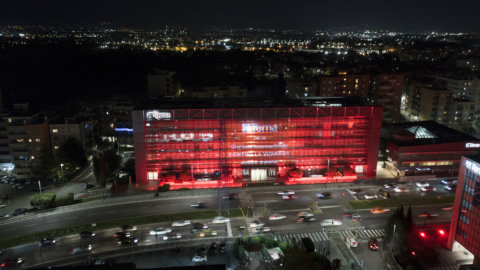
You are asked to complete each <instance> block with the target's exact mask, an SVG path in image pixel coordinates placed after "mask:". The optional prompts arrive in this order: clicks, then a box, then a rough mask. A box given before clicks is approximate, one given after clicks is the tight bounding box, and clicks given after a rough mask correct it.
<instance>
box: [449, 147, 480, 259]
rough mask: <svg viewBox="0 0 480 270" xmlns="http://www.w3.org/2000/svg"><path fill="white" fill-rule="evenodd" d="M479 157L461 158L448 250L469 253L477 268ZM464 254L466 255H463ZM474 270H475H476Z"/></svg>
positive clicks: (479, 198)
mask: <svg viewBox="0 0 480 270" xmlns="http://www.w3.org/2000/svg"><path fill="white" fill-rule="evenodd" d="M479 228H480V154H475V155H468V156H464V157H462V162H461V167H460V173H459V175H458V182H457V191H456V194H455V203H454V205H453V213H452V220H451V223H450V233H449V236H448V247H449V249H451V250H452V251H461V252H465V250H464V249H466V251H469V252H470V253H472V254H473V256H474V259H473V264H474V265H475V266H476V267H478V268H480V232H479V230H478V229H479ZM466 253H467V254H468V252H466ZM478 268H477V269H478Z"/></svg>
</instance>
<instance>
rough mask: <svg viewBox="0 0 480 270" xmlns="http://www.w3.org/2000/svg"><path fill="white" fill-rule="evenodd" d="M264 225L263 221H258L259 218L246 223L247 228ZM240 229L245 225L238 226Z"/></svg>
mask: <svg viewBox="0 0 480 270" xmlns="http://www.w3.org/2000/svg"><path fill="white" fill-rule="evenodd" d="M263 226H265V223H262V222H260V221H259V220H255V221H253V222H250V224H249V225H248V228H250V229H251V228H261V227H263ZM240 229H245V226H240Z"/></svg>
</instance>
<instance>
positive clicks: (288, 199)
mask: <svg viewBox="0 0 480 270" xmlns="http://www.w3.org/2000/svg"><path fill="white" fill-rule="evenodd" d="M296 198H297V195H284V196H282V199H284V200H286V201H290V200H295V199H296Z"/></svg>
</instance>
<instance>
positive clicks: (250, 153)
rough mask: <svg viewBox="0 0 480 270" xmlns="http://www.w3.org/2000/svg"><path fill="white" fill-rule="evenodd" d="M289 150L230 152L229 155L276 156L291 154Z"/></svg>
mask: <svg viewBox="0 0 480 270" xmlns="http://www.w3.org/2000/svg"><path fill="white" fill-rule="evenodd" d="M289 155H290V152H288V151H275V152H233V153H228V156H229V157H274V156H289Z"/></svg>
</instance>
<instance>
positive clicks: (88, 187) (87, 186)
mask: <svg viewBox="0 0 480 270" xmlns="http://www.w3.org/2000/svg"><path fill="white" fill-rule="evenodd" d="M94 187H95V185H92V184H85V186H84V187H83V188H84V189H91V188H94Z"/></svg>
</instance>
